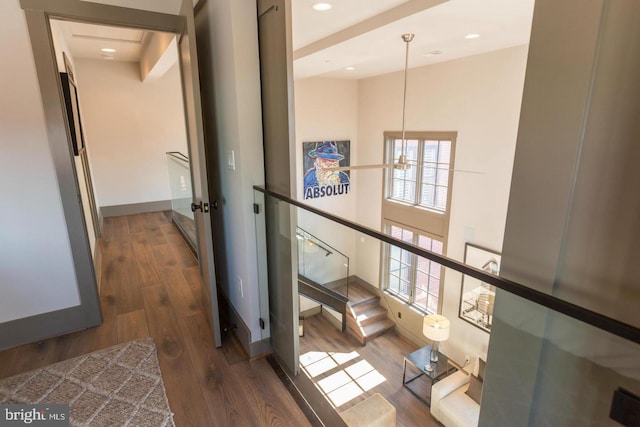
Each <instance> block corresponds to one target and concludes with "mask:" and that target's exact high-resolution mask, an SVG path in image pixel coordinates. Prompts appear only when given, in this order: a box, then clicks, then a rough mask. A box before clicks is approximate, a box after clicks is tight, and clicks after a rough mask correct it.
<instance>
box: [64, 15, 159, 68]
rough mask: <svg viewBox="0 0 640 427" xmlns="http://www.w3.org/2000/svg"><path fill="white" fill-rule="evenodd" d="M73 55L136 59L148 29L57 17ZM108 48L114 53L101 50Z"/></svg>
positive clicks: (126, 59)
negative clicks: (95, 23) (59, 18)
mask: <svg viewBox="0 0 640 427" xmlns="http://www.w3.org/2000/svg"><path fill="white" fill-rule="evenodd" d="M56 22H57V25H58V26H59V28H60V29H61V32H62V36H63V37H64V39H65V41H66V43H67V46H68V47H69V50H70V51H71V55H72V56H73V57H74V58H86V59H110V60H114V61H128V62H137V61H139V60H140V55H141V54H142V50H143V47H144V44H145V43H146V41H147V39H148V38H149V37H150V35H151V33H152V32H150V31H143V30H138V29H132V28H121V27H109V26H105V25H94V24H85V23H79V22H68V21H56ZM102 48H111V49H115V50H116V51H115V52H113V53H108V52H102V51H101V49H102Z"/></svg>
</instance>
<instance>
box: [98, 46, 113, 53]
mask: <svg viewBox="0 0 640 427" xmlns="http://www.w3.org/2000/svg"><path fill="white" fill-rule="evenodd" d="M100 50H101V51H103V52H109V53H113V52H115V51H116V50H115V49H111V48H110V47H103V48H102V49H100Z"/></svg>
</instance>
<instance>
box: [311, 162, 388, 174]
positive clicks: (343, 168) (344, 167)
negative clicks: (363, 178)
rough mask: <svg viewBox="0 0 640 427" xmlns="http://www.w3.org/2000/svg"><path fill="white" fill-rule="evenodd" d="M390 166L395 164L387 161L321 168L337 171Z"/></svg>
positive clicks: (386, 167)
mask: <svg viewBox="0 0 640 427" xmlns="http://www.w3.org/2000/svg"><path fill="white" fill-rule="evenodd" d="M392 167H395V165H394V164H389V163H387V164H382V165H360V166H356V165H351V166H338V167H335V168H323V169H324V170H326V171H332V172H333V171H335V172H338V171H352V170H363V169H388V168H392Z"/></svg>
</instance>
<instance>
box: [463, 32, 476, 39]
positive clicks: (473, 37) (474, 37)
mask: <svg viewBox="0 0 640 427" xmlns="http://www.w3.org/2000/svg"><path fill="white" fill-rule="evenodd" d="M478 37H480V34H476V33H471V34H467V35H466V36H464V38H465V39H477V38H478Z"/></svg>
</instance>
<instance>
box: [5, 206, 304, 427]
mask: <svg viewBox="0 0 640 427" xmlns="http://www.w3.org/2000/svg"><path fill="white" fill-rule="evenodd" d="M169 218H170V217H169V215H168V213H162V212H157V213H147V214H140V215H131V216H122V217H113V218H106V219H105V227H104V233H103V238H102V239H100V241H99V244H100V245H101V249H102V253H103V260H102V272H101V274H102V283H101V289H100V300H101V305H102V310H103V316H104V323H103V324H102V325H101V326H99V327H97V328H92V329H88V330H85V331H80V332H76V333H72V334H68V335H64V336H61V337H58V338H52V339H49V340H46V341H42V342H39V343H34V344H29V345H24V346H21V347H16V348H14V349H10V350H7V351H4V352H0V378H6V377H9V376H12V375H15V374H18V373H20V372H25V371H28V370H31V369H36V368H39V367H42V366H46V365H48V364H51V363H55V362H57V361H60V360H65V359H68V358H71V357H75V356H79V355H81V354H84V353H88V352H91V351H95V350H98V349H101V348H105V347H109V346H112V345H115V344H118V343H122V342H127V341H130V340H134V339H137V338H142V337H145V336H151V337H153V338H154V340H155V343H156V346H157V348H158V358H159V361H160V369H161V371H162V377H163V379H164V383H165V387H166V390H167V397H168V398H169V405H170V406H171V409H172V411H173V412H174V413H175V418H174V419H175V422H176V425H177V426H178V427H182V426H221V427H222V426H224V427H226V426H234V427H235V426H252V427H253V426H295V427H298V426H309V425H310V424H309V422H308V421H307V419H306V418H305V416H304V414H303V413H302V411H301V410H300V408H299V407H298V406H297V405H296V403H295V401H294V400H293V399H292V397H291V396H290V395H289V393H288V392H287V390H286V388H285V387H284V385H282V383H281V382H280V380H279V379H278V377H277V375H276V374H275V372H274V371H273V369H272V368H271V366H270V365H269V363H268V361H267V360H265V359H263V358H262V359H257V360H253V361H248V360H247V358H246V356H245V355H244V354H242V353H239V352H241V351H242V350H241V346H239V345H238V344H237V343H236V342H235V341H234V340H235V338H233V337H232V336H230V335H226V336H225V337H224V339H223V348H221V349H217V348H215V345H214V343H213V334H212V331H211V328H210V327H209V324H208V323H207V320H206V317H205V314H204V310H203V305H202V301H201V298H200V295H201V292H200V287H201V283H200V281H199V280H200V279H199V276H198V274H197V271H198V264H197V262H196V260H195V259H194V258H193V256H192V255H191V252H190V251H189V248H188V247H187V245H186V243H185V242H184V241H183V240H182V237H181V236H180V235H179V234H178V231H177V230H176V229H175V227H174V225H173V224H172V223H171V222H170V221H169ZM229 361H231V362H229Z"/></svg>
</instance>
